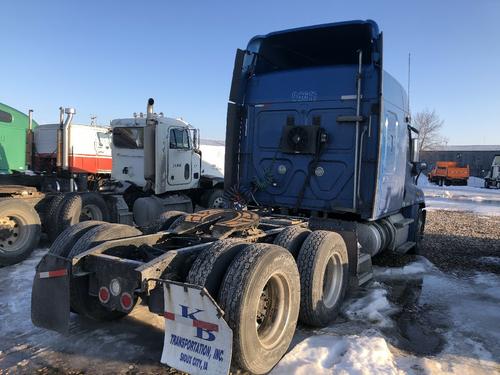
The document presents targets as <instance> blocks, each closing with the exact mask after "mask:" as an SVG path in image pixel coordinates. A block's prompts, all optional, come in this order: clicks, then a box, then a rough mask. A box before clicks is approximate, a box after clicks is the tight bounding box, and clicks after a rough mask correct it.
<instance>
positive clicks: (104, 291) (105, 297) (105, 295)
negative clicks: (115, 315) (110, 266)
mask: <svg viewBox="0 0 500 375" xmlns="http://www.w3.org/2000/svg"><path fill="white" fill-rule="evenodd" d="M109 297H110V295H109V289H108V288H106V287H105V286H101V288H100V289H99V301H101V303H107V302H108V301H109Z"/></svg>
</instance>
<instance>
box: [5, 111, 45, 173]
mask: <svg viewBox="0 0 500 375" xmlns="http://www.w3.org/2000/svg"><path fill="white" fill-rule="evenodd" d="M30 114H31V112H30ZM30 123H31V125H30ZM37 126H38V124H37V123H36V122H35V121H33V120H31V122H30V115H26V114H24V113H22V112H20V111H18V110H17V109H14V108H12V107H9V106H8V105H5V104H3V103H0V173H2V174H10V173H13V172H14V173H15V172H24V171H25V170H26V165H27V163H26V159H27V158H26V156H28V157H29V154H28V155H26V154H27V151H26V150H27V147H26V141H27V137H26V134H28V130H30V128H31V130H32V129H34V128H35V127H37Z"/></svg>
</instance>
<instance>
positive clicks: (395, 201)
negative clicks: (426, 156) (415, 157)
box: [372, 72, 409, 219]
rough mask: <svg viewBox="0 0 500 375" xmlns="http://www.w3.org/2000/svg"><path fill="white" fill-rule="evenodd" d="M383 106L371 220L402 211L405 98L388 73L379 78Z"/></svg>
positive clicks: (405, 141)
mask: <svg viewBox="0 0 500 375" xmlns="http://www.w3.org/2000/svg"><path fill="white" fill-rule="evenodd" d="M383 82H384V83H383V104H382V116H381V118H380V130H379V134H380V155H379V158H378V163H377V168H378V180H377V193H376V198H375V204H374V209H373V216H372V218H373V219H377V218H380V217H383V216H387V215H388V214H390V213H394V212H397V211H398V210H400V209H401V207H403V205H404V204H403V203H404V195H405V181H406V178H407V170H408V168H409V165H408V157H409V155H408V149H409V144H408V143H409V138H408V127H407V123H406V119H405V118H406V114H407V112H406V110H405V109H406V108H407V104H406V103H407V98H406V94H405V92H404V90H403V88H402V87H401V85H400V84H399V83H398V82H397V81H396V80H395V79H394V78H393V77H392V76H390V75H389V74H388V73H386V72H384V78H383Z"/></svg>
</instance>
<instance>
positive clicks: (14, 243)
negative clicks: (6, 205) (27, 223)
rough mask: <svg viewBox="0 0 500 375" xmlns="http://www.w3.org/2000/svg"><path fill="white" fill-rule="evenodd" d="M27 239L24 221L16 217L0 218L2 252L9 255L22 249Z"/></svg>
mask: <svg viewBox="0 0 500 375" xmlns="http://www.w3.org/2000/svg"><path fill="white" fill-rule="evenodd" d="M25 239H26V230H25V228H24V227H23V221H22V220H21V219H20V218H18V217H15V216H3V217H0V252H2V253H9V252H15V251H18V250H19V249H20V246H19V245H21V246H22V244H23V241H25Z"/></svg>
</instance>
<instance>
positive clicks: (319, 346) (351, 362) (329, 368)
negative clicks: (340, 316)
mask: <svg viewBox="0 0 500 375" xmlns="http://www.w3.org/2000/svg"><path fill="white" fill-rule="evenodd" d="M376 373H378V374H403V373H404V372H403V371H401V370H399V369H398V368H397V365H396V363H395V361H394V357H393V355H392V353H391V351H390V350H389V347H388V346H387V342H386V341H385V339H384V338H383V337H381V335H380V334H379V333H378V332H377V331H372V330H367V331H365V332H364V333H363V335H360V336H358V335H352V336H346V337H339V336H331V335H320V336H312V337H309V338H308V339H306V340H304V341H302V342H301V343H300V344H298V345H297V346H296V347H295V348H294V349H293V350H292V351H291V352H290V353H288V354H287V355H286V356H285V357H284V358H283V359H282V360H281V361H280V363H279V364H278V365H277V366H276V367H275V368H274V370H273V371H272V372H271V374H274V375H279V374H283V375H285V374H286V375H289V374H296V375H302V374H303V375H310V374H349V375H355V374H359V375H371V374H376Z"/></svg>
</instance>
